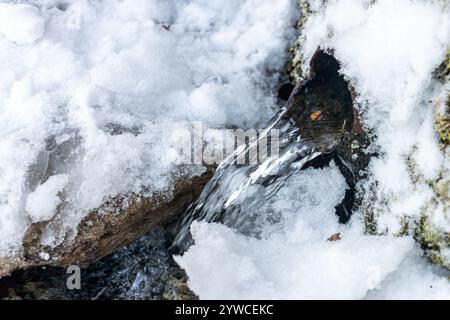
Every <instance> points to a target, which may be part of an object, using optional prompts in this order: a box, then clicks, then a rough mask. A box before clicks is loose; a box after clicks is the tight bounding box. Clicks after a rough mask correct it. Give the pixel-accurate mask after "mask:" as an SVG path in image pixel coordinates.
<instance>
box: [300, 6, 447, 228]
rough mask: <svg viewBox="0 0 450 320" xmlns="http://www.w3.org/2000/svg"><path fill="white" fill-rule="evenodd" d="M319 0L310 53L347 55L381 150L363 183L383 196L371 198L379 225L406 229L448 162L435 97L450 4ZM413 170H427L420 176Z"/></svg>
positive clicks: (310, 27) (306, 49) (310, 24)
mask: <svg viewBox="0 0 450 320" xmlns="http://www.w3.org/2000/svg"><path fill="white" fill-rule="evenodd" d="M311 3H312V6H311V8H312V10H313V11H315V12H316V13H315V14H314V15H312V16H311V17H310V18H309V19H308V21H307V23H306V24H305V29H304V35H305V41H304V45H303V55H304V58H305V61H308V60H309V58H310V57H311V56H312V54H313V53H314V51H315V50H316V49H317V47H322V48H326V49H332V50H333V52H334V55H335V56H336V58H337V59H339V61H341V62H342V64H343V68H342V73H343V74H344V75H345V76H346V77H348V78H349V80H350V81H351V83H352V85H353V86H354V87H355V89H356V92H358V94H359V97H358V102H359V104H360V111H361V117H362V122H363V125H364V127H365V128H366V130H368V131H369V132H372V134H373V136H374V137H375V143H374V145H375V146H376V147H377V148H378V150H377V151H378V152H379V153H380V154H381V156H380V157H378V158H376V159H373V161H372V163H371V164H370V169H369V172H370V174H371V179H370V181H369V182H368V183H366V185H365V186H363V189H364V192H366V193H367V194H370V196H371V199H373V196H374V194H375V198H376V199H377V202H376V203H373V201H372V200H370V201H368V202H370V203H368V204H366V205H369V206H371V208H370V211H373V212H376V213H377V214H379V215H380V216H379V217H378V221H377V231H378V232H386V230H388V231H389V232H391V233H396V232H399V231H400V228H402V225H401V224H400V223H399V221H400V217H405V216H409V217H413V218H415V219H417V217H418V216H419V215H420V212H421V210H423V207H424V205H425V204H427V203H428V202H429V201H430V200H431V199H432V197H433V192H432V189H431V187H430V186H429V185H427V184H428V181H430V180H436V179H437V178H438V177H439V174H440V173H441V172H442V170H443V168H444V167H445V165H446V164H445V160H444V157H443V155H442V153H441V152H440V149H439V145H438V140H437V137H436V134H435V133H434V118H433V117H434V113H433V103H434V102H435V100H436V99H437V97H439V95H440V94H441V93H442V91H444V88H443V87H442V85H438V84H437V83H434V82H433V81H432V72H433V70H435V69H436V68H437V67H438V66H439V64H440V63H441V62H442V61H443V60H444V58H445V55H446V53H447V50H448V47H449V46H450V12H449V8H448V7H447V8H446V9H444V8H443V7H441V5H439V3H438V2H435V1H422V0H417V1H409V0H399V1H388V0H380V1H376V2H375V3H374V4H372V5H370V1H359V0H342V1H330V2H329V4H328V5H327V6H322V4H321V2H320V1H312V2H311ZM305 67H306V66H305ZM411 166H412V167H414V170H411V168H410V167H411ZM412 171H415V172H414V173H412ZM413 176H415V177H417V176H420V181H419V183H417V182H418V181H416V180H419V179H416V178H415V177H413ZM375 184H376V187H375V188H374V186H375ZM449 230H450V229H449Z"/></svg>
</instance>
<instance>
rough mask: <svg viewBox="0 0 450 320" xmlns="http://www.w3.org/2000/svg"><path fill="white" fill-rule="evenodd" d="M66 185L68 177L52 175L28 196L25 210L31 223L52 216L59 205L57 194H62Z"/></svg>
mask: <svg viewBox="0 0 450 320" xmlns="http://www.w3.org/2000/svg"><path fill="white" fill-rule="evenodd" d="M68 183H69V176H68V175H66V174H59V175H54V176H51V177H49V178H48V180H47V181H45V182H44V183H43V184H41V185H40V186H38V187H37V188H36V190H35V191H34V192H32V193H30V194H29V195H28V198H27V202H26V205H25V209H26V210H27V211H28V214H29V215H30V218H31V221H32V222H38V221H45V220H49V219H50V218H51V217H52V216H53V214H54V213H55V209H56V207H57V206H58V205H59V204H60V203H61V199H60V197H59V196H58V194H59V193H60V192H63V190H64V187H65V186H66V185H67V184H68Z"/></svg>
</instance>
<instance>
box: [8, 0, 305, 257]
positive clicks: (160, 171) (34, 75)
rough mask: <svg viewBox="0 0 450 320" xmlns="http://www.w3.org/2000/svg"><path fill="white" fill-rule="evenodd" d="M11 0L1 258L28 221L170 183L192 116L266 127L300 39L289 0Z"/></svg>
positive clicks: (71, 223)
mask: <svg viewBox="0 0 450 320" xmlns="http://www.w3.org/2000/svg"><path fill="white" fill-rule="evenodd" d="M1 2H2V3H0V61H1V62H2V63H1V65H2V70H1V73H0V122H1V123H2V126H1V128H0V150H1V152H0V256H5V255H8V256H16V255H20V250H21V243H22V237H23V235H24V232H25V231H26V229H27V227H28V226H29V225H30V223H31V222H38V221H41V220H43V219H44V220H47V219H50V218H51V217H52V216H53V215H55V214H59V215H60V220H59V221H61V226H60V227H61V228H62V229H61V230H69V229H74V228H75V227H76V226H77V224H78V222H79V221H80V220H81V219H82V218H83V217H84V216H85V215H86V214H87V213H88V211H89V210H90V209H93V208H96V207H98V206H99V205H100V204H101V203H102V202H103V201H105V199H107V198H108V197H109V196H114V195H116V194H123V193H131V192H136V193H139V192H141V191H142V190H144V189H145V190H147V192H148V193H149V194H152V193H154V192H158V191H170V189H171V185H172V181H173V179H176V177H177V176H179V175H180V174H181V173H180V172H179V170H178V169H177V167H176V166H175V165H174V163H176V162H177V160H179V159H178V158H179V156H180V155H179V153H178V152H177V150H179V149H180V145H179V144H180V141H177V139H173V138H172V137H171V136H172V133H174V132H177V130H188V129H191V127H190V122H191V121H197V120H201V121H204V125H205V127H218V126H220V127H223V126H231V125H235V126H239V127H251V126H258V125H262V124H263V123H264V122H265V120H267V119H268V118H270V117H271V116H272V114H273V109H274V107H275V98H274V95H273V91H274V85H275V84H276V83H277V79H278V77H279V72H278V71H280V70H282V68H283V66H284V62H285V59H284V58H286V52H288V50H287V47H288V44H289V42H291V41H293V39H294V38H295V29H294V28H293V25H294V21H295V18H294V16H295V14H296V12H297V10H295V9H294V3H293V2H292V1H288V0H282V1H277V2H273V1H269V0H266V1H256V0H248V1H241V0H234V1H203V0H198V1H189V2H182V1H157V0H154V1H145V0H125V1H119V0H113V1H103V2H98V1H87V0H74V1H70V2H66V1H55V0H41V1H39V0H30V1H21V2H26V3H22V4H17V3H13V2H10V1H1ZM186 170H187V172H186ZM199 172H201V171H200V170H199V168H194V167H193V168H191V169H185V171H183V174H187V175H195V174H198V173H199ZM63 177H64V178H63ZM72 231H75V230H72ZM45 234H47V235H48V236H47V238H48V239H53V240H52V241H51V244H53V245H56V244H58V243H60V241H61V240H62V237H64V235H65V233H64V232H62V233H58V234H55V235H53V231H52V230H46V231H45ZM72 234H73V233H72Z"/></svg>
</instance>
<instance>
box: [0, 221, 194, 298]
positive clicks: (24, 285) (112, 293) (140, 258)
mask: <svg viewBox="0 0 450 320" xmlns="http://www.w3.org/2000/svg"><path fill="white" fill-rule="evenodd" d="M170 242H171V239H170V235H169V233H168V232H167V231H166V229H164V228H162V227H157V228H155V229H154V230H153V231H151V232H150V233H149V234H147V235H146V236H144V237H142V238H140V239H138V240H136V241H134V242H133V243H131V244H129V245H127V246H125V247H123V248H121V249H119V250H117V251H116V252H114V253H113V254H111V255H109V256H107V257H105V258H103V259H101V260H100V261H98V262H95V263H92V264H90V265H89V266H87V267H82V268H81V289H79V290H77V289H73V290H69V289H68V288H67V279H68V277H69V276H70V274H67V273H66V270H67V269H66V268H60V267H47V268H41V267H37V268H32V269H29V270H20V271H16V272H14V273H12V274H11V276H9V277H7V278H3V279H1V280H0V297H1V298H3V299H43V300H46V299H82V300H102V299H137V300H140V299H168V300H178V299H183V300H185V299H197V296H196V295H195V294H194V293H193V292H192V291H191V290H190V289H189V287H188V286H187V277H186V274H185V273H184V271H183V270H182V269H181V268H180V267H179V266H178V265H177V264H176V263H175V262H174V260H173V258H172V256H171V255H170V254H169V253H168V250H167V248H168V245H169V244H170Z"/></svg>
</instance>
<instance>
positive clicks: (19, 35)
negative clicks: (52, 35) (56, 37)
mask: <svg viewBox="0 0 450 320" xmlns="http://www.w3.org/2000/svg"><path fill="white" fill-rule="evenodd" d="M44 28H45V20H44V18H43V17H42V16H41V15H40V13H39V10H38V9H37V8H36V7H33V6H30V5H28V4H16V5H13V4H8V3H0V34H1V35H3V36H4V37H5V38H6V39H8V40H9V41H12V42H15V43H17V44H21V45H25V44H31V43H33V42H34V41H36V40H38V39H40V38H41V37H42V35H43V34H44Z"/></svg>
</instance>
